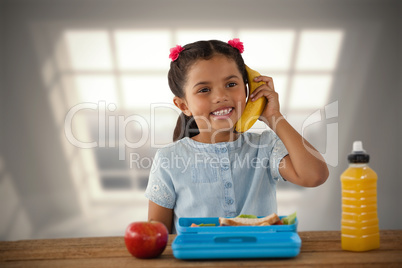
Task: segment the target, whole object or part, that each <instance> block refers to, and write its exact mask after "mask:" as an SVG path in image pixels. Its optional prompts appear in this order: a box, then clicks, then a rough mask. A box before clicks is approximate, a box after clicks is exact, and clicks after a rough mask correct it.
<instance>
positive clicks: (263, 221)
mask: <svg viewBox="0 0 402 268" xmlns="http://www.w3.org/2000/svg"><path fill="white" fill-rule="evenodd" d="M279 220H280V219H279V217H278V215H276V213H272V214H271V215H268V216H266V217H264V218H254V219H252V218H223V217H219V224H220V225H221V226H264V225H273V224H275V223H276V222H278V221H279Z"/></svg>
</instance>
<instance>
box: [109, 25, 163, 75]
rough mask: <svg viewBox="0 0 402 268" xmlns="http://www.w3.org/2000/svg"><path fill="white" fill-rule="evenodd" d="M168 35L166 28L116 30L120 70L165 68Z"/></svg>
mask: <svg viewBox="0 0 402 268" xmlns="http://www.w3.org/2000/svg"><path fill="white" fill-rule="evenodd" d="M170 37H171V34H170V32H169V31H168V30H119V31H116V33H115V39H116V40H115V41H116V49H117V51H116V54H117V64H118V67H119V68H120V69H122V70H127V69H136V70H144V69H167V68H168V67H169V49H170V44H171V41H170Z"/></svg>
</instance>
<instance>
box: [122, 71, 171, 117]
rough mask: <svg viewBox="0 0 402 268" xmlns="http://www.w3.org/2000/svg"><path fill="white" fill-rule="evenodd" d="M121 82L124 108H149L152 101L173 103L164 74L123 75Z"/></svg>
mask: <svg viewBox="0 0 402 268" xmlns="http://www.w3.org/2000/svg"><path fill="white" fill-rule="evenodd" d="M121 84H122V89H123V95H124V102H125V106H126V108H147V109H148V110H149V109H150V105H151V104H152V103H169V104H171V103H173V94H172V93H171V91H170V89H169V86H168V83H167V78H166V76H155V75H149V74H147V75H132V76H124V77H123V78H122V83H121Z"/></svg>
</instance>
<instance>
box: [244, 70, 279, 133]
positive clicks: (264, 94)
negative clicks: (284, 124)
mask: <svg viewBox="0 0 402 268" xmlns="http://www.w3.org/2000/svg"><path fill="white" fill-rule="evenodd" d="M254 81H255V82H261V81H263V82H265V85H261V86H259V87H258V88H257V89H256V90H255V91H254V92H253V93H252V94H251V95H250V98H251V101H255V100H257V99H259V98H266V99H267V104H266V105H265V108H264V111H263V112H262V114H261V116H260V120H262V121H264V122H265V123H266V124H267V125H268V126H269V127H270V128H271V129H273V127H274V124H275V121H276V120H277V119H279V118H281V117H282V114H281V113H280V106H279V95H278V93H277V92H276V91H275V87H274V81H273V79H272V77H269V76H264V75H260V76H257V77H255V78H254Z"/></svg>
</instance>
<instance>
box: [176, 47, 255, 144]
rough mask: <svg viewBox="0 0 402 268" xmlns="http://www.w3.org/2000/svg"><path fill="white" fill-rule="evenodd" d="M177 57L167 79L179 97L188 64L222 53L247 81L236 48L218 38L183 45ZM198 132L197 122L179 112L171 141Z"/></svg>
mask: <svg viewBox="0 0 402 268" xmlns="http://www.w3.org/2000/svg"><path fill="white" fill-rule="evenodd" d="M183 49H184V50H183V51H182V52H180V55H179V57H178V58H177V59H176V60H175V61H172V62H171V63H170V70H169V73H168V81H169V87H170V90H171V91H172V92H173V94H174V95H175V96H177V97H179V98H185V92H184V85H185V83H186V81H187V72H188V70H189V68H190V66H191V65H192V64H193V63H195V62H196V61H197V60H199V59H203V60H209V59H211V58H212V57H213V56H215V55H224V56H226V57H228V58H229V59H232V60H234V61H235V63H236V65H237V67H238V69H239V72H240V73H241V74H242V77H243V81H244V83H245V84H246V83H247V71H246V67H245V65H244V61H243V58H242V56H241V54H240V52H239V50H238V49H236V48H234V47H232V46H231V45H229V44H228V43H225V42H222V41H219V40H209V41H198V42H194V43H190V44H187V45H185V46H183ZM198 133H199V130H198V127H197V124H196V123H195V120H194V118H193V117H192V116H186V115H185V114H183V113H181V114H180V115H179V118H178V119H177V123H176V127H175V130H174V133H173V141H177V140H180V139H182V138H184V137H190V138H191V137H193V136H195V135H197V134H198Z"/></svg>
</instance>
